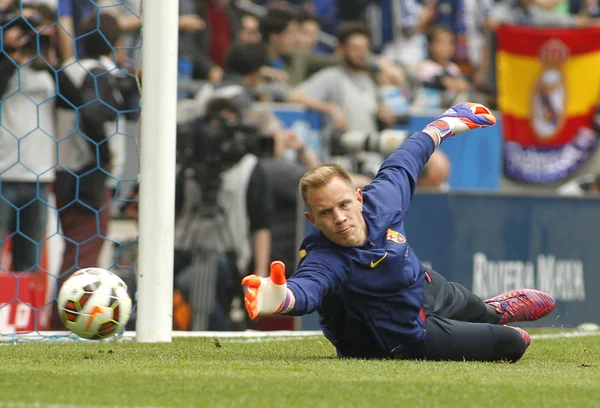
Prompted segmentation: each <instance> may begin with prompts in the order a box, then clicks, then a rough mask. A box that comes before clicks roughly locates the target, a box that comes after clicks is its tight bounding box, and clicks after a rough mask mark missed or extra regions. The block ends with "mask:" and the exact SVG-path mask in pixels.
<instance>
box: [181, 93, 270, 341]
mask: <svg viewBox="0 0 600 408" xmlns="http://www.w3.org/2000/svg"><path fill="white" fill-rule="evenodd" d="M205 112H206V113H205V115H204V116H203V117H201V118H199V119H197V120H196V121H194V122H193V123H191V124H189V126H187V127H185V128H182V129H180V131H179V132H178V149H179V151H180V154H179V167H180V169H179V173H178V183H177V184H178V198H179V200H178V201H179V203H180V205H178V211H177V215H176V224H175V242H176V257H175V258H176V259H175V262H176V264H177V265H181V264H182V263H183V264H185V266H184V267H183V268H181V267H180V266H176V268H175V269H176V277H175V288H176V290H178V291H180V292H181V293H182V294H183V296H184V298H185V299H186V300H187V301H188V302H190V304H191V309H192V316H191V319H192V321H191V329H192V330H207V329H208V330H231V329H232V327H231V322H230V320H229V313H230V310H231V303H232V300H233V298H234V297H235V296H236V294H238V295H240V294H241V293H238V291H239V285H238V282H239V278H240V277H241V276H244V275H246V274H248V273H249V272H252V273H255V274H260V275H262V276H266V273H267V271H268V267H269V262H270V251H271V249H270V247H271V231H270V216H271V214H272V196H271V190H270V188H269V186H268V183H267V181H266V177H265V174H264V171H263V169H262V166H261V165H260V164H259V158H258V156H257V154H260V151H259V150H260V149H257V148H256V146H259V145H260V142H261V141H264V139H263V138H261V137H259V135H258V133H257V132H256V131H255V130H253V128H252V127H250V126H247V125H245V124H244V123H243V121H242V119H241V118H242V110H241V108H240V106H239V105H238V104H237V103H236V102H235V101H234V100H231V99H226V98H213V99H211V100H210V101H209V103H208V105H207V107H206V110H205ZM185 129H187V132H186V130H185ZM180 328H181V329H186V328H189V326H188V325H186V324H184V325H183V327H180Z"/></svg>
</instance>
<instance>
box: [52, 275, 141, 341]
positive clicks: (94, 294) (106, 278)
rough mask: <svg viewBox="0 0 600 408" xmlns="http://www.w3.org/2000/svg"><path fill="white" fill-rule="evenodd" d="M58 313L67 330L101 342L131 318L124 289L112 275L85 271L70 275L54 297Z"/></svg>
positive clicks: (117, 278) (129, 304) (125, 289)
mask: <svg viewBox="0 0 600 408" xmlns="http://www.w3.org/2000/svg"><path fill="white" fill-rule="evenodd" d="M57 306H58V313H59V315H60V318H61V320H62V322H63V324H64V325H65V326H66V327H67V329H69V330H71V331H72V332H73V333H75V334H77V335H78V336H80V337H83V338H84V339H92V340H101V339H105V338H108V337H112V336H114V335H115V334H116V333H118V332H119V331H120V330H121V329H123V328H124V327H125V325H126V324H127V321H128V320H129V316H130V315H131V298H130V297H129V294H128V293H127V285H126V284H125V282H123V280H122V279H121V278H119V277H118V276H117V275H115V274H114V273H112V272H110V271H107V270H106V269H101V268H85V269H80V270H78V271H76V272H75V273H73V275H71V276H70V277H69V279H67V280H66V281H65V283H63V285H62V287H61V288H60V291H59V293H58V305H57Z"/></svg>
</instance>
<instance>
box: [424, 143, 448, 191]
mask: <svg viewBox="0 0 600 408" xmlns="http://www.w3.org/2000/svg"><path fill="white" fill-rule="evenodd" d="M450 169H451V166H450V160H449V159H448V156H446V154H445V153H444V152H443V151H441V150H436V151H435V152H433V154H432V155H431V157H430V158H429V161H427V164H425V167H423V170H422V171H421V174H419V178H418V179H417V188H418V189H426V190H438V191H446V190H448V177H449V176H450Z"/></svg>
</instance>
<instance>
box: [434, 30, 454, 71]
mask: <svg viewBox="0 0 600 408" xmlns="http://www.w3.org/2000/svg"><path fill="white" fill-rule="evenodd" d="M455 50H456V47H455V45H454V36H453V35H452V34H451V33H448V32H446V31H439V32H438V33H436V34H435V37H434V38H433V40H432V41H431V44H430V45H429V54H430V55H431V59H432V60H434V61H436V62H440V63H444V64H445V63H447V62H448V61H450V60H451V59H452V57H453V56H454V52H455Z"/></svg>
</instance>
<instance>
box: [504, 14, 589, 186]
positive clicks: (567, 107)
mask: <svg viewBox="0 0 600 408" xmlns="http://www.w3.org/2000/svg"><path fill="white" fill-rule="evenodd" d="M497 38H498V53H497V70H498V72H497V78H498V103H499V108H500V111H501V113H502V124H503V132H504V141H505V149H504V156H505V158H504V165H505V175H506V176H507V177H509V178H512V179H516V180H519V181H524V182H530V183H544V182H551V181H557V180H560V179H562V178H564V177H566V176H567V175H569V174H570V173H571V172H572V171H573V170H575V169H576V168H577V167H578V166H579V165H580V164H581V163H582V162H583V161H584V160H585V159H586V158H587V157H589V155H590V153H591V151H592V150H593V149H594V148H595V147H596V145H597V137H596V135H595V134H594V132H593V131H592V129H591V128H592V122H593V117H594V114H595V112H596V107H597V105H598V101H599V100H600V28H586V29H541V28H531V27H516V26H502V27H500V28H499V30H498V32H497Z"/></svg>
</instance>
